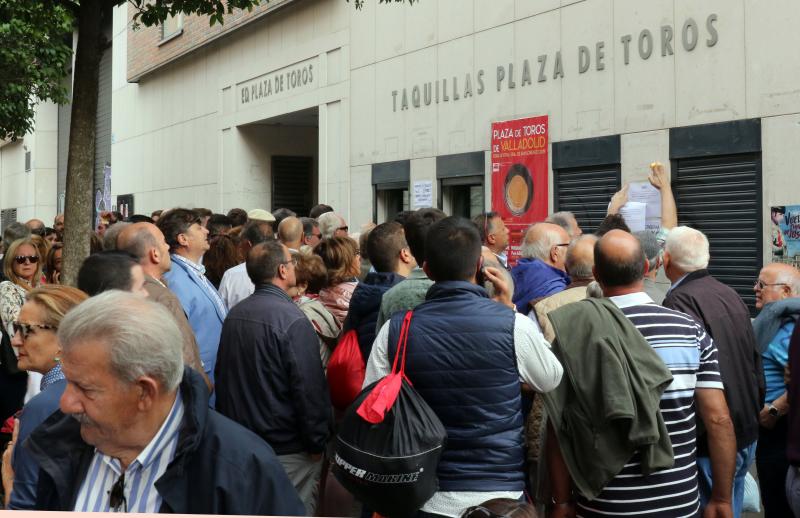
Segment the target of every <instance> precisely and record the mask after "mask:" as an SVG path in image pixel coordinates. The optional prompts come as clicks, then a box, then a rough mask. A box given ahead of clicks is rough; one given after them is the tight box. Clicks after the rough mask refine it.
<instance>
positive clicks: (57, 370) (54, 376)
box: [39, 362, 65, 390]
mask: <svg viewBox="0 0 800 518" xmlns="http://www.w3.org/2000/svg"><path fill="white" fill-rule="evenodd" d="M63 379H65V378H64V373H63V372H61V363H60V362H58V363H56V366H55V367H53V368H52V369H50V370H49V371H47V374H45V375H44V376H43V377H42V381H41V382H40V383H39V390H44V389H46V388H47V387H49V386H50V385H52V384H53V383H55V382H56V381H59V380H63Z"/></svg>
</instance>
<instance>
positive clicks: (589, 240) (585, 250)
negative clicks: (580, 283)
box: [564, 234, 597, 280]
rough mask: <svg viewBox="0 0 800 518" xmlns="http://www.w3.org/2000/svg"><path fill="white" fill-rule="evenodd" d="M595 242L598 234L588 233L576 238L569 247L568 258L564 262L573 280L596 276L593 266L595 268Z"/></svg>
mask: <svg viewBox="0 0 800 518" xmlns="http://www.w3.org/2000/svg"><path fill="white" fill-rule="evenodd" d="M595 243H597V236H595V235H594V234H587V235H584V236H580V237H578V238H577V239H575V240H574V241H573V242H572V243H571V244H570V245H569V248H567V259H566V261H565V263H564V264H565V265H566V267H567V273H568V274H569V276H570V277H572V280H576V279H593V278H594V275H593V273H592V268H594V245H595Z"/></svg>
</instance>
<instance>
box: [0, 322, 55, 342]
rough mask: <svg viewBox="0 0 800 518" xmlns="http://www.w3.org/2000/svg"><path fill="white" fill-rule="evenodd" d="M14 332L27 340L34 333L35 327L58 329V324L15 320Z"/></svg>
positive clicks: (13, 324)
mask: <svg viewBox="0 0 800 518" xmlns="http://www.w3.org/2000/svg"><path fill="white" fill-rule="evenodd" d="M11 325H12V327H13V328H14V334H17V333H19V334H20V335H21V336H22V339H23V340H27V339H28V337H29V336H30V335H31V333H33V330H34V329H57V328H56V326H48V325H46V324H26V323H24V322H13V323H12V324H11Z"/></svg>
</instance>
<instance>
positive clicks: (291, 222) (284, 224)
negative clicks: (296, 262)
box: [278, 216, 303, 252]
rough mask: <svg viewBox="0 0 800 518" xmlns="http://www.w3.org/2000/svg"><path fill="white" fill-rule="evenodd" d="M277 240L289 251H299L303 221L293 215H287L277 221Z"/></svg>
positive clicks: (301, 241)
mask: <svg viewBox="0 0 800 518" xmlns="http://www.w3.org/2000/svg"><path fill="white" fill-rule="evenodd" d="M278 241H280V242H281V243H283V244H284V245H285V246H286V248H288V249H289V251H290V252H298V251H300V246H301V245H302V244H303V222H302V221H300V219H299V218H297V217H295V216H287V217H285V218H283V219H282V220H281V222H280V223H278Z"/></svg>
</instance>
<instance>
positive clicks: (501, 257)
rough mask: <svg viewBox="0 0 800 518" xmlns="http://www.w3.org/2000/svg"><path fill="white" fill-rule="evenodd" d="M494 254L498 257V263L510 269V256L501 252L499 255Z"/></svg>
mask: <svg viewBox="0 0 800 518" xmlns="http://www.w3.org/2000/svg"><path fill="white" fill-rule="evenodd" d="M492 253H493V254H494V256H495V257H497V260H498V262H500V264H502V265H503V268H508V255H506V253H505V252H500V253H499V254H495V253H494V252H492Z"/></svg>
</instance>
